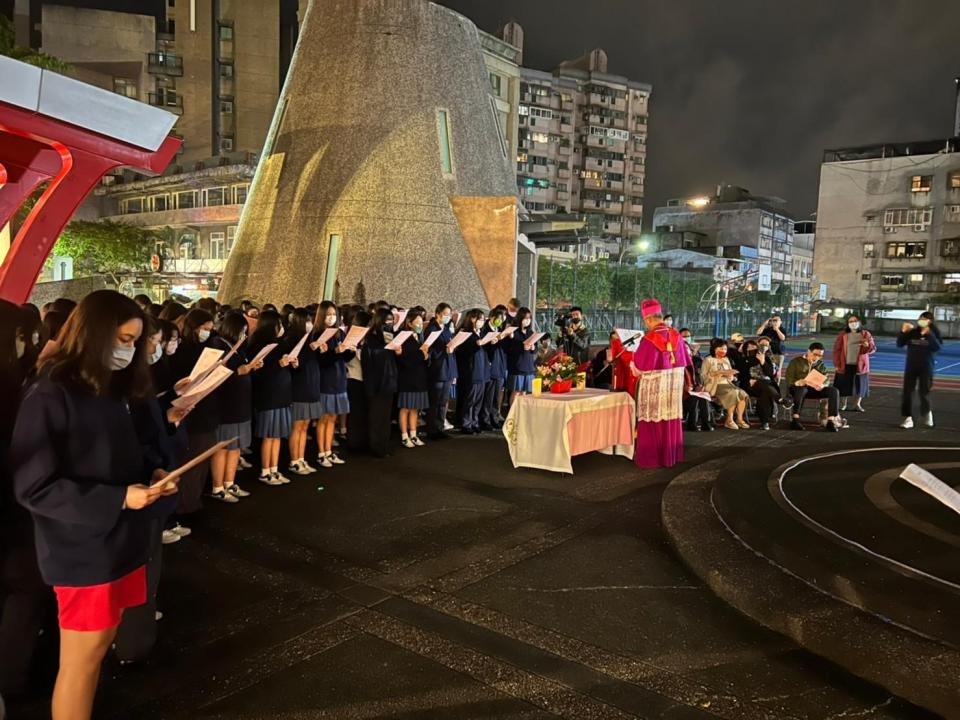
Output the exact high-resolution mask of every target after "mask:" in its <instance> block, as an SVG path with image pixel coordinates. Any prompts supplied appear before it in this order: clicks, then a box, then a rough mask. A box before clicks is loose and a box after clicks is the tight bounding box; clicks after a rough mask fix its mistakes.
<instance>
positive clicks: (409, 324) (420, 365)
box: [395, 308, 430, 448]
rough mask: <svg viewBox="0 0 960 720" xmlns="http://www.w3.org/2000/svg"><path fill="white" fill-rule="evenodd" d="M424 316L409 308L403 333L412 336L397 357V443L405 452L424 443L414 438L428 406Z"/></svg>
mask: <svg viewBox="0 0 960 720" xmlns="http://www.w3.org/2000/svg"><path fill="white" fill-rule="evenodd" d="M423 316H424V313H423V311H422V310H421V309H419V308H413V309H411V310H410V312H408V313H407V317H406V319H405V320H404V323H403V329H404V330H408V331H410V332H412V333H413V334H412V335H411V336H410V337H408V338H407V339H406V340H405V341H404V343H403V345H401V346H400V347H398V348H397V349H396V351H395V352H396V354H397V373H398V382H397V408H398V409H399V410H400V442H401V443H402V444H403V446H404V447H405V448H414V447H423V446H424V445H425V444H426V443H424V442H423V440H421V439H420V438H419V437H418V436H417V423H418V420H419V417H420V411H421V410H426V409H427V408H428V407H429V406H430V397H429V395H428V393H427V388H428V379H427V365H428V363H429V359H430V351H429V350H428V349H427V348H424V347H423V320H424V317H423Z"/></svg>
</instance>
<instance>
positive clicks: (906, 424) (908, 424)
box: [900, 417, 913, 430]
mask: <svg viewBox="0 0 960 720" xmlns="http://www.w3.org/2000/svg"><path fill="white" fill-rule="evenodd" d="M900 427H902V428H903V429H904V430H913V418H912V417H905V418H904V419H903V422H902V423H900Z"/></svg>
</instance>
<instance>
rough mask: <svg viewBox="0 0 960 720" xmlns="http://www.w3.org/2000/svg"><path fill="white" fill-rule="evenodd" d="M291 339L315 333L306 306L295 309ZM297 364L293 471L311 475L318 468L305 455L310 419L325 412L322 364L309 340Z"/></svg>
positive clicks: (293, 407)
mask: <svg viewBox="0 0 960 720" xmlns="http://www.w3.org/2000/svg"><path fill="white" fill-rule="evenodd" d="M289 324H290V333H289V338H290V339H289V342H291V343H293V344H294V347H296V344H297V343H299V342H300V340H301V339H302V338H303V336H304V335H306V336H308V337H307V342H308V343H309V342H310V338H311V337H312V336H313V318H312V317H311V316H310V315H308V314H307V311H306V309H305V308H299V309H297V310H294V311H293V312H292V313H291V314H290V322H289ZM297 359H298V361H299V362H298V365H297V367H296V368H295V369H294V370H293V372H292V375H293V405H292V412H293V431H292V432H291V433H290V443H289V444H290V472H292V473H296V474H297V475H309V474H310V473H315V472H316V471H317V469H316V468H315V467H313V466H312V465H310V464H308V463H307V461H306V458H305V457H304V456H305V455H306V452H307V435H308V433H309V431H310V422H311V421H312V420H319V419H320V418H321V417H322V416H323V409H322V406H321V404H320V366H319V365H318V364H317V358H316V353H315V352H314V351H313V350H311V349H310V348H309V347H308V346H307V345H306V344H305V345H304V346H303V347H302V348H301V349H300V352H299V353H298V355H297Z"/></svg>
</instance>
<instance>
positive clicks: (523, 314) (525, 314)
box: [513, 307, 533, 332]
mask: <svg viewBox="0 0 960 720" xmlns="http://www.w3.org/2000/svg"><path fill="white" fill-rule="evenodd" d="M526 318H530V320H531V321H532V320H533V313H532V312H531V311H530V308H528V307H522V308H520V309H518V310H517V315H516V317H515V318H513V324H514V325H516V326H517V327H518V328H520V329H521V330H523V321H524V320H525V319H526ZM530 332H533V322H531V323H530Z"/></svg>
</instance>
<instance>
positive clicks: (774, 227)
mask: <svg viewBox="0 0 960 720" xmlns="http://www.w3.org/2000/svg"><path fill="white" fill-rule="evenodd" d="M653 229H654V232H656V233H657V234H658V235H660V234H663V235H666V236H668V237H671V236H674V235H676V234H677V233H683V234H684V237H685V239H687V240H689V242H691V243H694V245H686V247H688V249H695V250H699V251H701V252H706V253H709V254H711V255H716V256H717V257H723V258H728V259H731V260H742V261H744V263H745V264H746V265H749V266H754V267H756V268H758V273H760V272H761V271H760V270H759V267H760V266H764V265H765V266H768V267H769V268H770V274H769V277H770V279H771V286H774V285H791V286H792V283H793V277H794V271H793V263H794V219H793V218H792V217H791V216H790V214H789V213H788V212H787V210H786V203H785V202H784V201H783V200H781V199H780V198H772V197H761V196H756V195H752V194H751V193H750V192H749V191H747V190H744V189H743V188H739V187H735V186H732V185H720V186H719V187H718V188H717V192H716V195H715V196H714V197H712V198H711V197H700V198H689V199H680V200H670V201H668V202H667V205H666V207H659V208H657V209H656V210H655V211H654V214H653ZM811 252H812V249H811ZM762 272H763V275H762V276H761V277H766V271H765V270H764V271H762ZM771 289H776V288H775V287H771ZM794 297H795V298H798V299H799V296H798V295H797V293H796V292H794ZM804 299H806V298H804Z"/></svg>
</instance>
